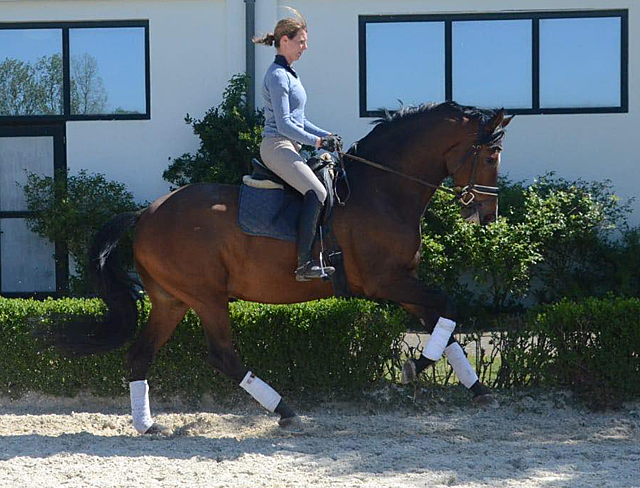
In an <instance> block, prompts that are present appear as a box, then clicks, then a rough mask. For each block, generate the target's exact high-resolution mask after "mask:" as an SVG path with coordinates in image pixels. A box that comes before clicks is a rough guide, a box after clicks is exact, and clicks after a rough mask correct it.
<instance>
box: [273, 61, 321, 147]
mask: <svg viewBox="0 0 640 488" xmlns="http://www.w3.org/2000/svg"><path fill="white" fill-rule="evenodd" d="M267 83H268V88H269V94H270V95H271V104H272V105H273V115H274V118H275V121H276V128H277V129H278V132H279V133H280V134H281V135H283V136H285V137H288V138H289V139H293V140H294V141H298V142H299V143H301V144H308V145H309V146H316V144H317V143H318V137H319V136H316V135H314V134H312V133H309V132H307V131H305V130H304V129H302V128H301V127H299V126H297V125H296V124H294V123H293V121H292V120H291V112H290V108H289V79H288V78H287V75H286V74H285V73H284V71H283V70H275V71H274V72H273V73H272V74H271V76H270V77H269V79H268V80H267Z"/></svg>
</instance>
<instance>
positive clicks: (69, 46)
mask: <svg viewBox="0 0 640 488" xmlns="http://www.w3.org/2000/svg"><path fill="white" fill-rule="evenodd" d="M148 30H149V24H148V21H117V22H76V23H52V24H23V25H20V24H0V119H3V120H5V121H9V122H10V121H11V120H17V119H22V118H30V119H33V118H37V119H44V120H85V119H87V120H96V119H110V120H111V119H148V118H150V100H149V93H150V83H149V61H148V59H149V45H148Z"/></svg>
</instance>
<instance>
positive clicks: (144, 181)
mask: <svg viewBox="0 0 640 488" xmlns="http://www.w3.org/2000/svg"><path fill="white" fill-rule="evenodd" d="M228 2H229V4H230V8H229V9H227V8H226V6H225V1H224V0H180V1H146V0H120V1H111V0H101V1H78V0H76V1H47V2H41V1H37V0H35V1H28V2H26V1H16V2H0V16H1V17H0V18H1V19H2V22H14V21H15V22H38V21H48V22H51V21H82V20H131V19H148V20H149V44H150V79H151V119H150V120H116V121H75V122H68V123H67V125H66V126H67V166H68V167H69V169H70V170H71V172H72V173H75V172H77V171H78V170H80V169H86V170H88V171H89V172H97V173H103V174H105V175H106V176H107V178H108V179H113V180H117V181H121V182H124V183H126V184H127V187H128V188H129V189H130V190H131V191H132V192H133V193H134V195H135V196H136V199H137V200H139V201H145V200H149V201H152V200H155V199H156V198H157V197H159V196H161V195H163V194H165V193H166V192H167V191H168V189H169V185H168V183H166V182H165V181H164V180H163V179H162V172H163V171H164V170H165V169H166V168H167V166H168V165H169V160H168V158H170V157H177V156H180V155H182V154H183V153H185V152H194V151H196V150H197V148H198V146H199V139H198V138H197V137H196V136H195V135H194V134H193V132H192V129H191V127H190V126H188V125H187V124H185V122H184V118H185V115H186V114H187V113H189V114H190V115H191V116H193V117H196V118H200V117H202V116H203V115H204V113H205V112H206V110H207V109H209V108H210V107H212V106H215V105H218V104H219V103H220V101H221V100H222V92H223V90H224V88H225V86H226V83H227V80H228V78H229V77H230V76H228V72H229V71H231V70H234V69H238V71H244V3H243V2H242V0H239V3H241V4H242V10H241V11H240V12H238V10H239V9H238V8H234V7H237V5H234V4H233V0H228ZM228 16H229V17H231V20H232V21H233V24H229V23H228V22H227V17H228ZM228 25H232V26H233V30H234V31H235V32H236V35H237V37H238V38H240V39H241V42H240V44H239V46H238V45H234V46H233V49H234V50H237V51H238V52H237V54H233V55H231V56H229V57H227V54H226V53H227V48H226V44H227V26H228ZM232 40H233V39H232ZM240 50H241V52H240ZM227 58H228V59H229V63H228V62H227ZM237 60H240V62H239V63H238V62H237Z"/></svg>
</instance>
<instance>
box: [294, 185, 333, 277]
mask: <svg viewBox="0 0 640 488" xmlns="http://www.w3.org/2000/svg"><path fill="white" fill-rule="evenodd" d="M321 212H322V202H321V201H320V200H318V197H317V195H316V192H314V191H313V190H309V191H308V192H307V193H305V194H304V200H303V203H302V211H301V212H300V220H299V221H298V268H297V269H296V280H298V281H309V280H312V279H314V278H324V277H326V276H330V275H332V274H333V273H334V272H335V269H334V268H333V267H331V266H325V267H324V269H323V268H321V267H320V266H319V265H318V264H317V263H314V262H313V259H312V257H311V247H312V246H313V241H314V240H315V237H316V231H317V229H318V219H319V218H320V213H321Z"/></svg>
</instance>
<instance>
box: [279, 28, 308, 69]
mask: <svg viewBox="0 0 640 488" xmlns="http://www.w3.org/2000/svg"><path fill="white" fill-rule="evenodd" d="M306 50H307V31H306V30H304V29H300V30H299V31H298V32H297V34H296V35H295V37H292V38H291V39H289V37H287V36H282V37H281V38H280V47H279V48H278V53H279V54H282V55H283V56H284V57H285V59H286V60H287V62H288V63H289V64H290V65H291V64H293V62H294V61H297V60H298V59H300V57H301V56H302V53H303V52H305V51H306Z"/></svg>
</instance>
